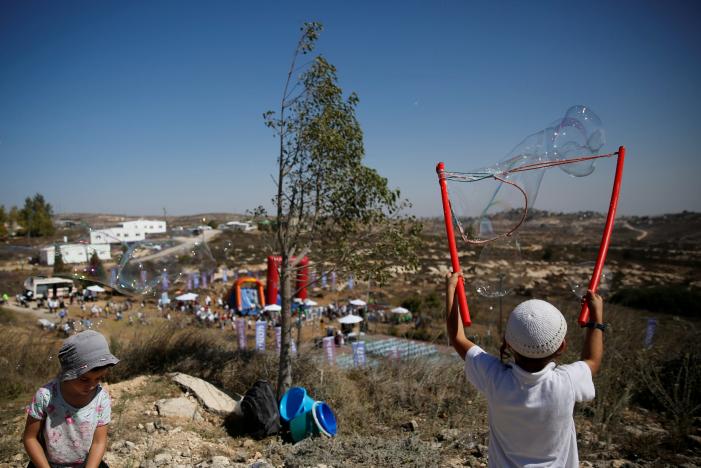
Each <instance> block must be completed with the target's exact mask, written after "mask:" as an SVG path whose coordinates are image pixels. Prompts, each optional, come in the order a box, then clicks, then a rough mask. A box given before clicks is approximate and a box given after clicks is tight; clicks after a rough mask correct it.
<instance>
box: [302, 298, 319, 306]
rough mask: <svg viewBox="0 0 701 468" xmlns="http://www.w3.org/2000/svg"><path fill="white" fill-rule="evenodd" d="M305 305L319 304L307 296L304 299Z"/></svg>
mask: <svg viewBox="0 0 701 468" xmlns="http://www.w3.org/2000/svg"><path fill="white" fill-rule="evenodd" d="M304 305H305V306H307V307H314V306H317V305H318V304H317V303H316V301H312V300H311V299H309V298H307V299H305V300H304Z"/></svg>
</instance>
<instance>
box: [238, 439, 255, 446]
mask: <svg viewBox="0 0 701 468" xmlns="http://www.w3.org/2000/svg"><path fill="white" fill-rule="evenodd" d="M254 445H255V442H253V441H252V440H251V439H243V442H241V447H253V446H254Z"/></svg>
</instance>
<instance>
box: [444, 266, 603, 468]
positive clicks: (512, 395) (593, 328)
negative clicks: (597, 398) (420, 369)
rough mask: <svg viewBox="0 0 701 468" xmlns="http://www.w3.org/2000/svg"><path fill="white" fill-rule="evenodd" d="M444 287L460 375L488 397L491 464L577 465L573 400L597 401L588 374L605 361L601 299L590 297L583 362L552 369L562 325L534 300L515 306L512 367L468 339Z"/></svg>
mask: <svg viewBox="0 0 701 468" xmlns="http://www.w3.org/2000/svg"><path fill="white" fill-rule="evenodd" d="M459 277H460V274H459V273H454V274H452V275H451V276H450V277H449V278H448V280H447V282H446V325H447V328H448V337H449V339H450V343H451V345H452V346H453V347H454V348H455V350H456V351H457V352H458V354H460V356H461V357H462V358H463V359H465V376H466V377H467V380H468V381H469V382H470V383H472V385H474V386H475V387H476V388H477V390H478V391H479V392H480V393H483V394H484V395H485V397H486V399H487V404H488V408H489V466H490V467H516V466H543V467H544V466H557V467H574V468H576V467H578V466H579V457H578V454H577V438H576V432H575V428H574V419H573V417H572V413H573V410H574V404H575V402H578V401H588V400H592V399H593V398H594V383H593V382H592V375H593V374H596V373H597V372H598V370H599V366H600V364H601V358H602V355H603V348H604V345H603V331H604V325H603V301H602V299H601V296H599V295H598V294H595V293H592V292H591V291H588V292H587V295H586V297H585V299H583V300H586V301H588V303H589V309H590V313H591V319H592V322H590V324H589V325H588V326H587V331H586V336H585V340H584V348H583V350H582V360H581V361H577V362H575V363H573V364H568V365H556V364H555V363H554V362H553V360H554V359H555V358H556V357H557V356H559V355H560V354H562V352H563V351H564V350H565V347H566V341H565V335H566V334H567V323H566V322H565V318H564V317H563V316H562V314H561V313H560V311H559V310H557V309H556V308H555V307H554V306H553V305H552V304H549V303H548V302H545V301H541V300H537V299H533V300H529V301H526V302H523V303H521V304H519V305H518V306H516V308H515V309H514V310H513V311H512V312H511V315H510V316H509V320H508V322H507V324H506V333H505V335H504V345H503V347H502V352H504V351H505V350H508V351H510V353H511V354H512V355H513V357H514V360H515V364H511V365H509V364H504V363H502V361H501V360H500V359H498V358H496V357H495V356H492V355H490V354H487V353H486V352H485V351H483V350H482V349H481V348H480V347H479V346H477V345H476V344H474V343H473V342H471V341H470V340H468V339H467V338H466V337H465V332H464V330H463V327H462V323H461V322H460V314H459V313H458V306H457V302H456V301H455V300H454V298H455V288H456V285H457V282H458V278H459Z"/></svg>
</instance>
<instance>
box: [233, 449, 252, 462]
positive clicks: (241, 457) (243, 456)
mask: <svg viewBox="0 0 701 468" xmlns="http://www.w3.org/2000/svg"><path fill="white" fill-rule="evenodd" d="M231 459H232V460H234V462H237V463H243V462H245V461H246V460H248V454H247V453H246V451H245V450H237V451H236V452H234V456H232V457H231Z"/></svg>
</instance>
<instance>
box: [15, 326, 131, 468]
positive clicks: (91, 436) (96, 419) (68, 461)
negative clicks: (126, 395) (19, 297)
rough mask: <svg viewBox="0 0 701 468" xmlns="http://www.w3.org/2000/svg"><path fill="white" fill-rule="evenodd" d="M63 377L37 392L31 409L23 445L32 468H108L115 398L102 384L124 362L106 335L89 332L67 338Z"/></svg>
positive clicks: (60, 356)
mask: <svg viewBox="0 0 701 468" xmlns="http://www.w3.org/2000/svg"><path fill="white" fill-rule="evenodd" d="M58 359H59V361H60V363H61V372H60V373H59V375H58V376H57V377H56V379H54V380H52V381H51V382H49V383H47V384H46V385H44V386H43V387H41V388H40V389H39V390H37V392H36V394H35V395H34V398H33V399H32V402H31V403H30V404H29V406H28V407H27V422H26V425H25V428H24V435H23V437H22V442H24V447H25V449H26V450H27V454H28V455H29V458H30V459H31V462H30V463H29V465H28V467H33V466H36V467H41V468H45V467H52V468H53V467H62V466H82V467H86V468H96V467H98V466H101V467H106V466H107V465H106V464H105V463H104V462H103V461H102V456H103V455H104V453H105V448H106V447H107V424H109V422H110V419H111V403H110V397H109V395H108V394H107V391H105V390H104V389H103V388H102V387H101V386H100V382H101V381H102V379H103V378H104V377H105V375H106V374H107V372H108V370H109V368H110V367H112V366H114V365H115V364H117V363H118V362H119V359H117V358H116V357H114V356H113V355H112V354H111V353H110V350H109V347H108V345H107V340H105V337H104V336H102V335H101V334H99V333H97V332H95V331H92V330H87V331H84V332H81V333H78V334H76V335H73V336H71V337H70V338H68V339H66V340H65V341H64V342H63V345H62V346H61V349H60V351H59V353H58Z"/></svg>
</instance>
